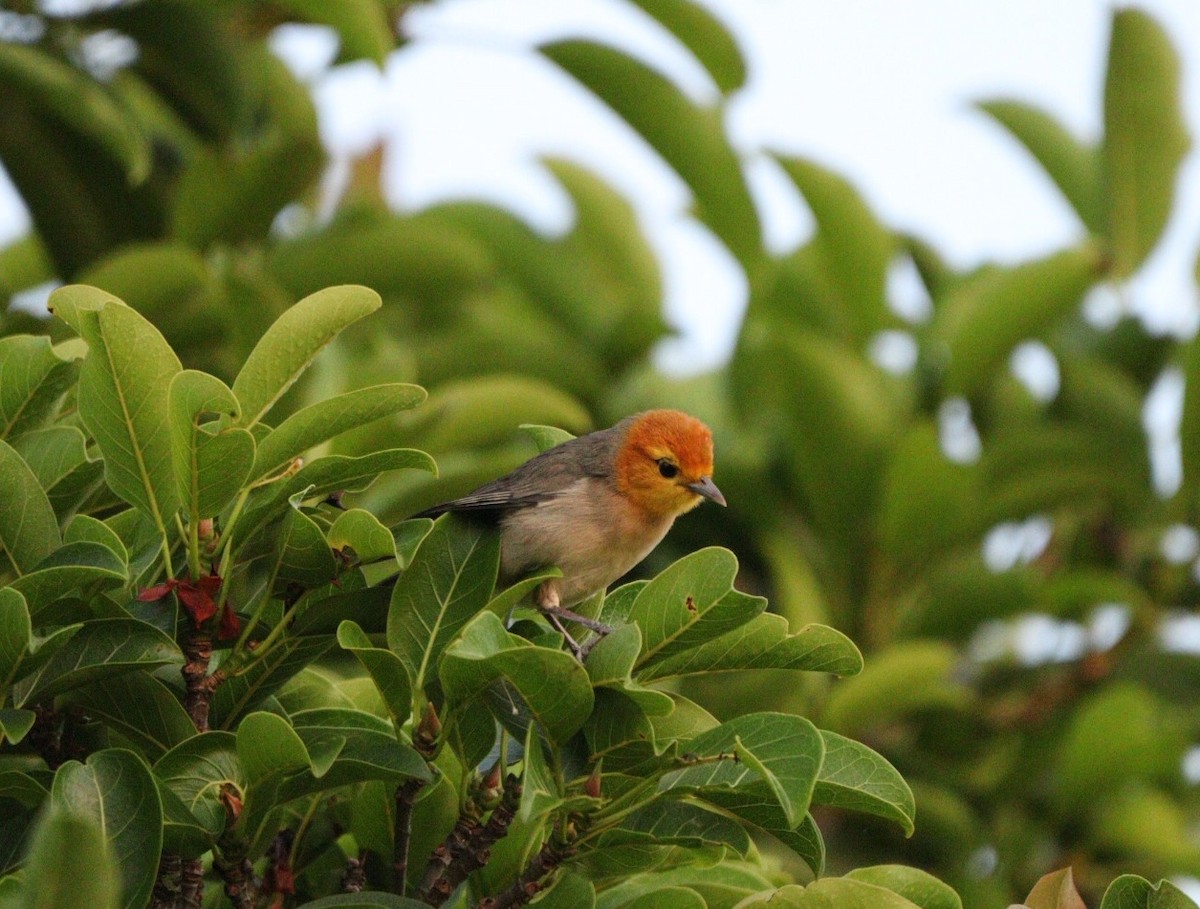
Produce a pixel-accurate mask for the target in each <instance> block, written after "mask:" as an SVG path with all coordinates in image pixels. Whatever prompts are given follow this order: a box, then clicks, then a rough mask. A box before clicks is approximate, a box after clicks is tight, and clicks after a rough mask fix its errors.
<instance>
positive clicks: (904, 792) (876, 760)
mask: <svg viewBox="0 0 1200 909" xmlns="http://www.w3.org/2000/svg"><path fill="white" fill-rule="evenodd" d="M821 739H822V740H823V741H824V743H825V759H824V761H823V762H822V763H821V771H820V773H819V774H818V776H817V784H816V788H815V789H814V790H813V797H812V800H813V803H814V804H817V805H828V806H830V807H836V808H849V809H850V810H852V811H863V812H866V813H868V814H874V815H878V816H879V817H883V818H887V819H888V820H890V821H895V822H896V823H897V824H899V825H900V826H901V827H903V828H904V833H905V835H906V836H912V832H913V829H914V822H913V821H914V817H915V816H916V813H917V806H916V802H915V800H914V799H913V794H912V790H911V789H909V788H908V784H907V783H906V782H904V777H902V776H901V775H900V774H899V773H898V772H897V771H896V768H895V767H893V766H892V765H891V764H889V763H888V762H887V760H886V759H884V757H883V756H882V755H880V754H878V753H876V752H875V751H873V750H872V749H870V748H868V747H867V746H866V745H863V744H861V743H860V742H856V741H854V739H848V738H846V737H845V736H841V735H838V734H837V733H835V732H828V731H826V730H821Z"/></svg>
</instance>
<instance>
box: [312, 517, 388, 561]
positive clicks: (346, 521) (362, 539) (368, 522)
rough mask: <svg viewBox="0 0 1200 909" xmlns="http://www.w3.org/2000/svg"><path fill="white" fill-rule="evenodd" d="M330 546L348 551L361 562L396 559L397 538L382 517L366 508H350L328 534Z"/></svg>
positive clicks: (327, 540)
mask: <svg viewBox="0 0 1200 909" xmlns="http://www.w3.org/2000/svg"><path fill="white" fill-rule="evenodd" d="M325 542H326V543H327V544H328V545H329V548H330V549H335V550H338V551H344V552H348V554H352V555H353V556H354V558H355V560H356V561H357V562H359V563H366V562H378V561H381V560H383V559H395V558H396V541H395V539H394V538H393V537H392V534H391V531H389V530H388V529H387V528H386V527H384V526H383V524H382V523H381V522H380V520H379V518H377V517H375V515H373V514H371V512H369V511H367V510H366V509H364V508H350V509H348V510H346V511H343V512H342V513H341V514H339V515H338V516H337V518H336V519H335V520H334V522H333V524H332V525H331V526H330V528H329V530H328V531H326V533H325Z"/></svg>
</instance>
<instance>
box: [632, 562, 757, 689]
mask: <svg viewBox="0 0 1200 909" xmlns="http://www.w3.org/2000/svg"><path fill="white" fill-rule="evenodd" d="M736 574H737V558H736V557H735V556H734V555H733V553H731V552H730V551H729V550H727V549H721V548H719V547H709V548H708V549H702V550H700V551H699V552H694V553H691V554H690V555H687V556H685V557H684V558H682V559H680V560H679V561H678V562H676V563H675V564H674V565H672V566H671V567H669V568H667V569H666V570H665V571H663V572H662V573H661V574H660V575H658V577H656V578H654V580H652V581H651V582H650V583H649V584H647V585H646V586H645V587H644V588H642V589H641V591H640V592H639V593H638V594H637V598H636V599H635V600H634V602H633V606H632V607H631V609H630V611H629V615H628V621H630V622H636V623H637V624H638V625H639V626H640V627H641V629H642V638H643V642H642V653H641V655H640V656H639V658H638V668H639V670H640V669H641V668H643V667H646V666H649V665H652V664H654V663H656V662H658V661H660V660H664V659H666V658H668V657H670V656H673V655H675V654H678V653H682V652H684V651H687V650H690V649H691V648H693V647H696V646H698V645H700V644H702V643H705V642H707V641H709V640H711V639H712V638H714V637H716V636H718V635H720V634H723V633H725V632H727V631H730V630H732V629H734V628H737V627H739V626H741V625H745V624H746V623H747V622H749V621H751V620H752V619H753V618H754V617H755V616H756V615H758V614H759V613H760V612H762V611H763V610H764V609H765V608H766V605H767V603H766V600H764V599H763V598H762V597H751V596H747V595H746V594H744V593H740V592H738V591H736V590H734V589H733V579H734V577H735V575H736Z"/></svg>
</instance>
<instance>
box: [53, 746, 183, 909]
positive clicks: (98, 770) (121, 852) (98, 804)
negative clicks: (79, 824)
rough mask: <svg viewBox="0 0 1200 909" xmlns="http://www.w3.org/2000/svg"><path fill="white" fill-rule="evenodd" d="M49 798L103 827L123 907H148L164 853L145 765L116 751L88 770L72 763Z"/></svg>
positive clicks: (98, 756) (95, 759)
mask: <svg viewBox="0 0 1200 909" xmlns="http://www.w3.org/2000/svg"><path fill="white" fill-rule="evenodd" d="M50 798H51V800H52V802H53V804H54V806H55V807H56V809H58V810H60V811H63V812H71V813H74V814H80V815H84V816H86V817H88V818H90V819H91V820H93V821H95V822H96V823H98V824H100V825H101V826H102V827H103V829H104V834H105V837H106V839H107V840H108V845H109V850H110V855H111V857H112V865H113V866H115V867H116V868H117V869H119V871H120V875H121V906H122V907H124V909H141V907H143V906H145V904H146V902H147V901H148V900H149V898H150V890H151V889H152V888H153V886H154V878H155V875H156V873H157V870H158V855H159V850H160V849H161V848H162V804H161V802H160V801H159V798H158V786H157V785H156V784H155V782H154V777H153V776H151V774H150V768H149V767H147V766H146V764H145V762H144V761H143V760H142V759H141V758H140V757H138V756H137V755H136V754H134V753H133V752H132V751H124V750H121V749H118V748H109V749H106V750H104V751H98V752H96V753H95V754H93V755H92V756H91V757H89V758H88V760H87V763H86V764H80V763H78V762H77V761H68V762H67V763H65V764H63V765H62V766H61V767H60V768H59V769H58V772H57V773H56V774H55V776H54V788H53V789H52V790H51V793H50ZM72 877H75V875H72Z"/></svg>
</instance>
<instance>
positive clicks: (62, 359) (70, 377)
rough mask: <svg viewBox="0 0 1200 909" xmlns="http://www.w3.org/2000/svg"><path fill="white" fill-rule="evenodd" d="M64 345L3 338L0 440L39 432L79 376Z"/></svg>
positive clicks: (31, 337) (0, 344)
mask: <svg viewBox="0 0 1200 909" xmlns="http://www.w3.org/2000/svg"><path fill="white" fill-rule="evenodd" d="M69 352H71V353H73V350H72V348H68V347H66V346H65V345H64V346H60V347H59V348H57V349H56V348H54V347H52V346H51V344H50V339H49V338H47V337H42V336H34V335H10V336H9V337H6V338H0V439H15V438H16V437H17V436H19V435H22V434H23V433H26V432H28V431H30V430H31V429H38V428H40V427H41V426H42V425H43V424H44V423H45V421H46V419H47V418H48V417H49V416H50V414H51V413H52V412H53V411H54V408H55V407H56V406H57V405H58V402H59V401H60V400H61V399H62V396H63V395H64V394H65V393H66V391H67V389H68V388H70V387H71V385H72V384H73V382H74V379H75V377H76V376H77V375H78V371H79V370H78V365H77V363H76V360H77V356H71V355H70V353H69Z"/></svg>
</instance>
